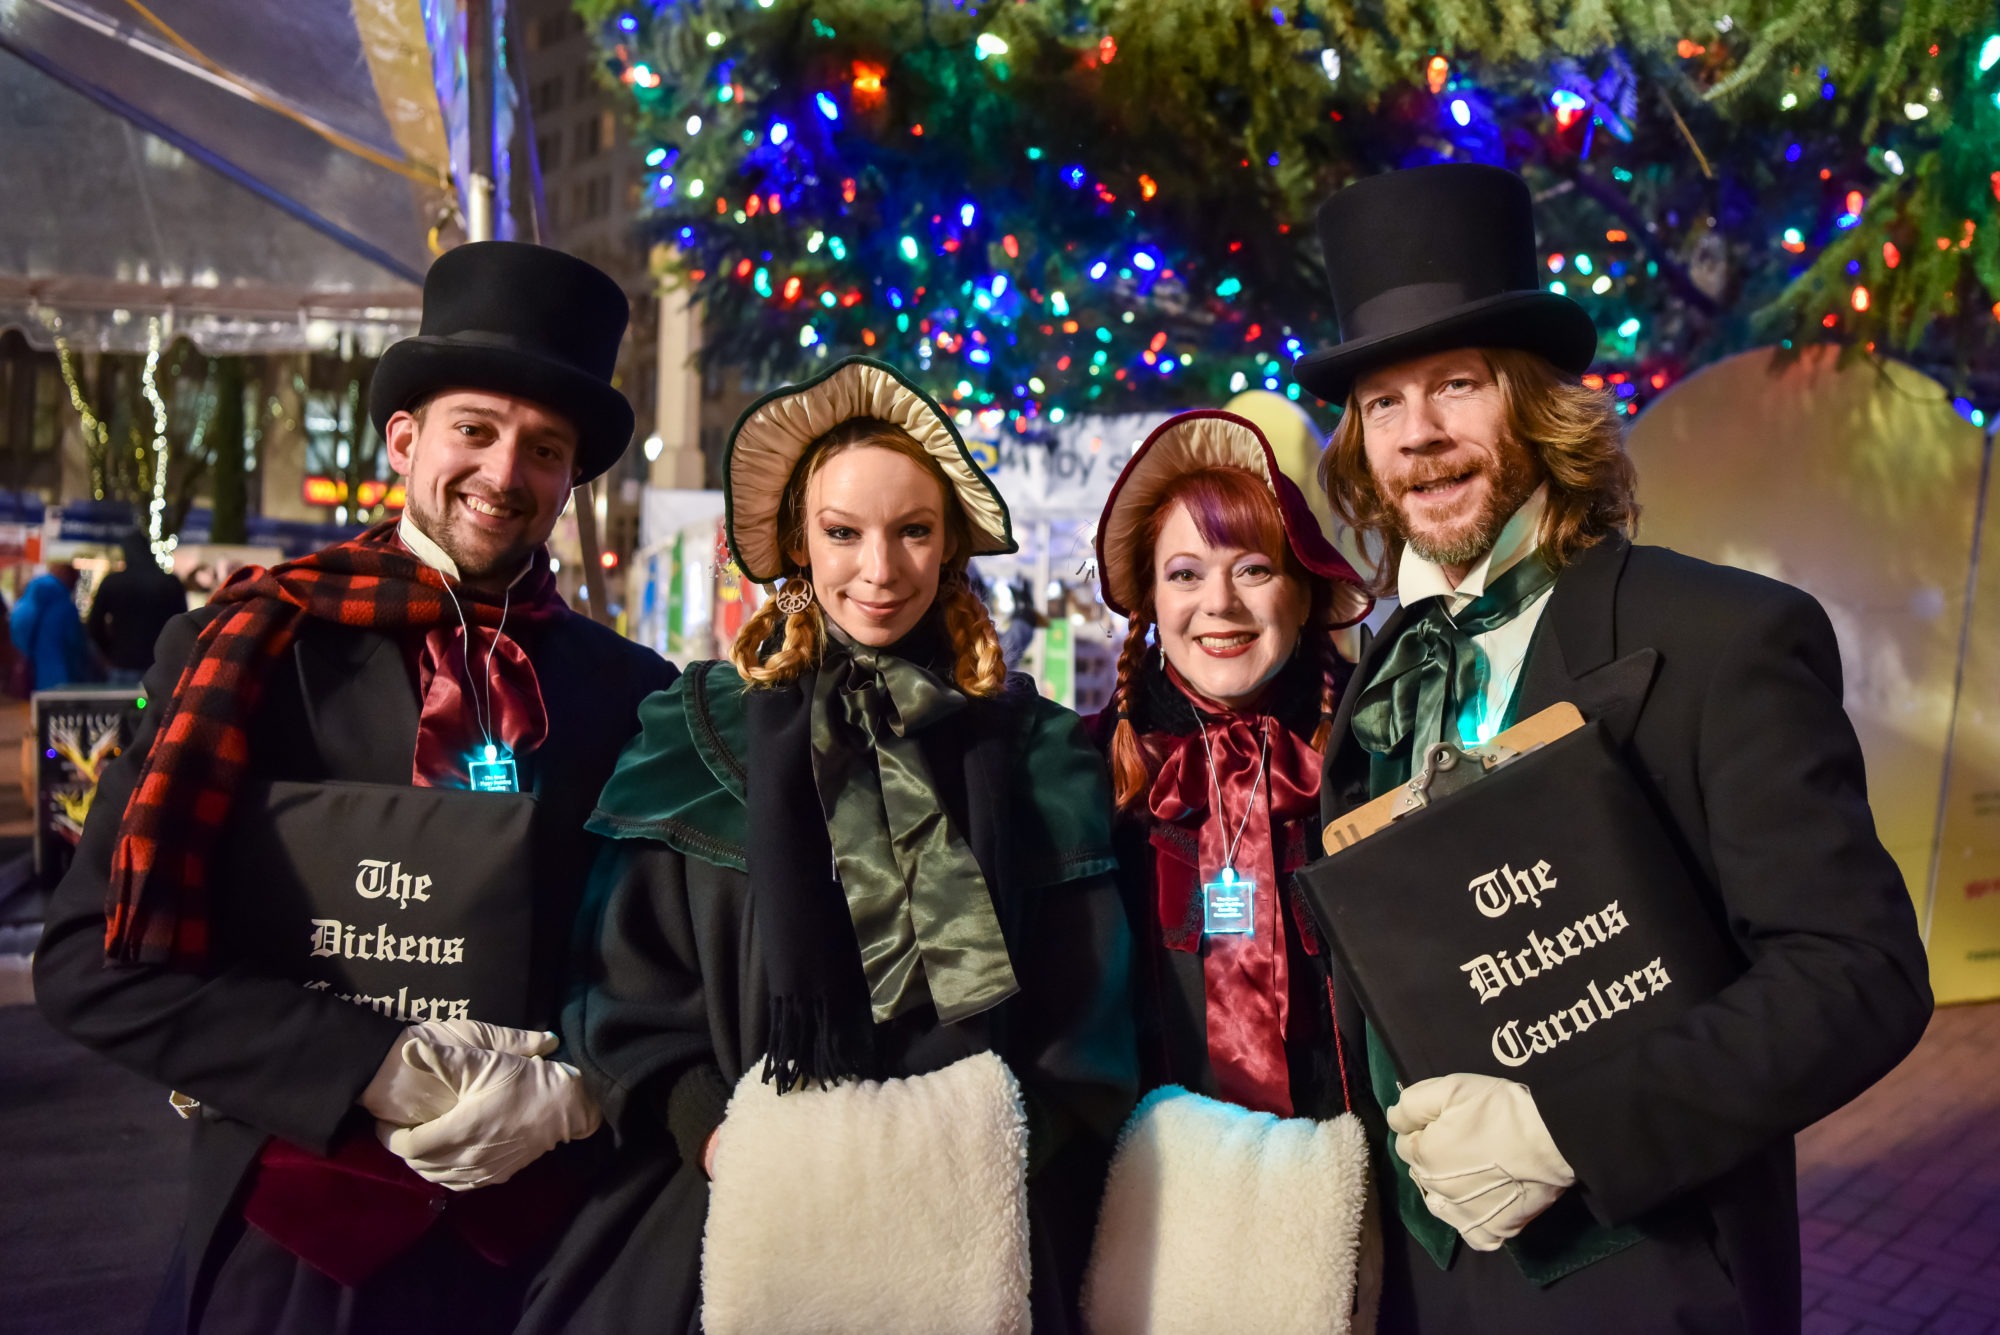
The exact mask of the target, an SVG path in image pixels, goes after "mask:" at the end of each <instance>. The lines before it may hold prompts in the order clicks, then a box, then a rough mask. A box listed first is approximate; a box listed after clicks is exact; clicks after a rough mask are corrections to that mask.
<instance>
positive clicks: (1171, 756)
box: [1147, 668, 1320, 1117]
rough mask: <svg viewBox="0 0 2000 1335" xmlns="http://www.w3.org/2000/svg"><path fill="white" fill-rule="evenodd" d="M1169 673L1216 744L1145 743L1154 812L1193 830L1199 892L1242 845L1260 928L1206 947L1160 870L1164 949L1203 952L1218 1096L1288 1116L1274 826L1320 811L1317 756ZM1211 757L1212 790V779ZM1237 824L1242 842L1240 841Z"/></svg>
mask: <svg viewBox="0 0 2000 1335" xmlns="http://www.w3.org/2000/svg"><path fill="white" fill-rule="evenodd" d="M1168 672H1169V676H1170V677H1171V678H1172V679H1173V681H1174V684H1175V685H1176V686H1178V687H1179V688H1180V689H1181V690H1182V692H1183V693H1185V694H1186V695H1187V696H1188V697H1189V699H1190V700H1191V701H1192V702H1193V703H1194V705H1195V707H1196V708H1197V709H1200V710H1202V711H1203V712H1204V713H1205V714H1209V715H1211V717H1210V718H1208V719H1207V720H1206V723H1207V729H1208V740H1207V744H1206V747H1204V744H1203V741H1202V734H1201V732H1200V731H1199V730H1197V731H1195V732H1193V733H1191V734H1189V735H1188V736H1186V737H1184V738H1166V737H1154V738H1148V739H1147V740H1148V741H1149V742H1150V743H1153V744H1154V746H1155V747H1158V748H1159V750H1158V752H1157V753H1158V754H1159V762H1160V763H1159V768H1158V770H1157V771H1156V773H1155V775H1154V779H1153V786H1152V788H1151V789H1150V790H1149V792H1148V795H1147V804H1148V806H1149V808H1150V809H1151V811H1152V814H1153V816H1154V817H1155V818H1156V819H1158V820H1161V821H1166V822H1168V823H1170V824H1174V825H1179V826H1182V827H1183V828H1187V827H1190V826H1191V827H1193V828H1194V831H1195V841H1196V848H1197V849H1198V858H1199V864H1200V865H1199V871H1198V874H1197V876H1196V877H1195V884H1194V886H1193V892H1194V894H1195V895H1197V896H1198V895H1199V894H1200V893H1201V887H1200V882H1201V880H1202V879H1203V878H1207V877H1213V876H1214V875H1216V874H1217V873H1218V872H1219V871H1221V869H1222V867H1223V864H1224V856H1225V854H1226V853H1227V852H1228V850H1229V846H1230V843H1231V841H1232V840H1236V841H1237V842H1236V848H1235V857H1234V859H1233V865H1234V866H1235V868H1236V870H1237V873H1238V874H1239V875H1241V876H1243V877H1246V878H1248V879H1250V880H1253V881H1255V882H1256V886H1257V889H1256V895H1255V900H1254V902H1255V915H1256V916H1255V923H1256V930H1255V931H1254V932H1253V933H1252V934H1251V935H1249V936H1221V935H1218V936H1213V937H1209V938H1207V939H1206V940H1204V939H1203V938H1202V936H1201V933H1200V928H1199V923H1200V917H1199V914H1198V912H1196V911H1195V909H1194V908H1192V907H1191V906H1190V904H1189V903H1188V902H1187V893H1188V887H1187V886H1186V884H1185V882H1184V881H1183V880H1182V878H1181V877H1179V876H1170V875H1167V874H1166V872H1167V869H1166V868H1164V867H1162V868H1158V869H1157V872H1156V883H1157V885H1158V889H1159V897H1160V898H1159V910H1160V922H1161V924H1162V927H1163V929H1164V933H1165V937H1166V940H1165V944H1166V945H1167V947H1168V948H1169V949H1178V950H1194V949H1197V948H1198V949H1200V951H1201V952H1202V980H1203V988H1204V994H1205V1001H1206V1007H1205V1009H1206V1015H1207V1025H1208V1059H1209V1066H1210V1068H1211V1069H1212V1070H1213V1071H1214V1074H1215V1083H1216V1091H1217V1093H1219V1094H1220V1095H1221V1096H1222V1097H1223V1098H1225V1099H1228V1100H1229V1101H1230V1102H1232V1103H1240V1104H1242V1105H1243V1106H1244V1107H1246V1108H1254V1109H1257V1110H1259V1111H1263V1112H1270V1113H1275V1114H1277V1115H1278V1116H1280V1117H1289V1116H1291V1115H1292V1089H1291V1071H1290V1066H1289V1064H1288V1063H1287V1061H1286V1057H1285V1033H1286V1030H1287V1027H1288V1025H1289V1021H1290V1004H1291V982H1290V978H1289V968H1288V962H1289V956H1288V955H1287V953H1286V945H1285V940H1286V934H1287V933H1288V931H1290V930H1291V929H1290V928H1289V927H1288V926H1287V924H1286V919H1285V913H1284V907H1283V901H1282V897H1281V896H1280V894H1279V883H1278V866H1277V863H1278V858H1277V851H1276V848H1275V845H1274V838H1273V830H1274V820H1275V821H1276V822H1280V823H1281V822H1285V821H1291V820H1298V819H1300V818H1303V817H1306V816H1310V815H1312V814H1313V813H1315V812H1317V811H1318V809H1319V778H1320V757H1319V753H1318V752H1316V751H1314V750H1313V749H1312V748H1311V747H1310V746H1308V745H1306V743H1304V742H1302V741H1300V740H1299V739H1298V738H1297V737H1295V736H1293V735H1292V733H1291V732H1290V731H1289V730H1288V729H1287V728H1285V726H1284V725H1283V724H1281V723H1280V722H1278V720H1277V719H1275V718H1273V717H1271V716H1270V715H1268V714H1259V713H1255V712H1244V713H1236V712H1230V711H1225V710H1223V709H1221V708H1220V707H1219V706H1217V705H1215V704H1214V703H1213V702H1211V701H1209V700H1206V699H1204V698H1202V697H1201V696H1198V695H1196V694H1195V693H1194V692H1193V691H1191V690H1189V689H1188V688H1187V686H1186V685H1185V684H1184V683H1183V682H1181V681H1180V680H1179V677H1178V674H1175V673H1173V671H1172V669H1171V668H1169V669H1168ZM1213 715H1220V716H1221V717H1220V718H1219V719H1217V718H1215V717H1212V716H1213ZM1266 736H1268V737H1269V746H1270V754H1269V760H1268V765H1269V768H1268V771H1267V774H1266V777H1265V781H1264V783H1263V785H1261V786H1260V785H1259V784H1258V782H1257V767H1258V756H1259V752H1260V750H1261V749H1262V748H1263V745H1264V738H1265V737H1266ZM1149 749H1150V748H1149ZM1211 752H1212V753H1213V755H1214V759H1215V771H1216V773H1215V784H1214V786H1211V784H1210V780H1209V768H1208V767H1209V755H1210V753H1211ZM1217 787H1219V788H1220V790H1221V793H1222V811H1221V812H1219V813H1218V812H1215V811H1212V810H1210V808H1211V807H1212V806H1213V805H1214V793H1215V791H1216V788H1217ZM1239 827H1240V828H1241V830H1242V836H1241V839H1240V840H1237V830H1238V829H1239ZM1190 928H1192V930H1190Z"/></svg>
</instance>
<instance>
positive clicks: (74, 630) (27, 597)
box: [7, 561, 97, 695]
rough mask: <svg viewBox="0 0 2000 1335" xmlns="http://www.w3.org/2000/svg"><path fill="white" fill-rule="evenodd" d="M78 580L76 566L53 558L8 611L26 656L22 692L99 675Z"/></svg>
mask: <svg viewBox="0 0 2000 1335" xmlns="http://www.w3.org/2000/svg"><path fill="white" fill-rule="evenodd" d="M76 581H77V569H76V567H75V566H73V565H71V564H70V563H69V562H67V561H55V562H51V563H50V565H49V569H48V573H47V574H43V575H37V576H35V578H33V579H31V580H29V581H28V587H27V588H25V589H23V590H21V598H20V601H19V602H17V603H15V604H14V610H13V612H11V613H10V614H9V615H8V618H7V631H8V634H9V636H10V637H11V638H12V639H13V641H14V647H15V648H16V649H17V650H19V651H20V654H21V657H22V658H23V659H24V660H26V661H25V667H26V679H25V681H23V682H22V683H21V686H22V689H21V691H20V692H19V693H20V694H22V695H26V694H27V693H28V692H30V691H48V690H54V689H55V688H56V687H58V686H75V685H79V684H82V683H87V682H90V681H92V680H94V679H95V677H96V675H97V673H96V665H95V664H93V663H92V662H91V658H90V648H89V646H88V645H87V644H85V643H84V638H83V618H82V617H81V616H79V615H78V614H77V610H76Z"/></svg>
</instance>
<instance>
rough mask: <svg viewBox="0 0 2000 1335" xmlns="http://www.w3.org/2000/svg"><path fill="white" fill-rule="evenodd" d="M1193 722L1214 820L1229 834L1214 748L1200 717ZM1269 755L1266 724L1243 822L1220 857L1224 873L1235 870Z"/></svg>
mask: <svg viewBox="0 0 2000 1335" xmlns="http://www.w3.org/2000/svg"><path fill="white" fill-rule="evenodd" d="M1194 722H1195V726H1196V727H1198V728H1200V729H1201V749H1202V751H1203V752H1205V753H1206V754H1207V756H1208V785H1209V787H1210V789H1212V790H1213V791H1214V793H1215V818H1216V819H1217V820H1219V821H1222V822H1223V826H1222V830H1223V833H1225V834H1227V833H1228V832H1229V825H1228V821H1229V817H1228V816H1226V815H1225V814H1223V810H1222V780H1221V779H1219V778H1217V777H1216V773H1215V748H1214V747H1212V746H1210V745H1209V741H1208V724H1207V723H1205V722H1203V721H1202V717H1201V715H1200V714H1198V713H1197V714H1196V715H1195V718H1194ZM1270 754H1271V733H1270V727H1269V724H1268V723H1267V724H1266V725H1265V727H1264V729H1262V731H1261V740H1260V741H1259V744H1258V747H1257V781H1256V782H1255V783H1253V784H1252V785H1250V802H1249V805H1248V806H1245V807H1244V808H1243V821H1242V823H1241V824H1239V825H1238V826H1237V827H1236V837H1235V838H1234V839H1231V840H1230V841H1229V848H1228V851H1226V852H1225V853H1223V855H1222V869H1223V870H1224V871H1228V872H1232V873H1233V872H1234V871H1235V870H1236V848H1237V845H1239V844H1241V843H1242V842H1243V834H1244V832H1245V831H1246V830H1248V829H1249V828H1250V812H1251V809H1252V808H1254V807H1255V806H1256V805H1257V794H1258V793H1259V792H1260V791H1262V790H1263V787H1264V769H1265V764H1264V762H1265V761H1266V760H1267V759H1269V758H1270Z"/></svg>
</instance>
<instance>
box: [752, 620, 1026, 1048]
mask: <svg viewBox="0 0 2000 1335" xmlns="http://www.w3.org/2000/svg"><path fill="white" fill-rule="evenodd" d="M843 638H844V637H843ZM965 704H966V700H965V697H964V696H963V695H961V694H959V693H958V691H956V690H954V689H953V688H952V687H950V686H948V685H946V684H945V683H944V682H942V681H940V680H939V679H938V678H937V677H935V676H933V675H932V674H931V673H929V672H927V671H925V670H924V669H923V668H920V667H918V666H917V665H916V664H914V663H912V662H909V661H908V660H907V659H903V658H899V657H897V656H895V655H894V654H890V653H886V652H883V651H881V650H878V649H871V648H869V647H867V646H865V645H851V646H846V652H845V653H842V652H841V650H840V649H832V650H830V652H829V654H828V661H827V662H826V663H825V665H823V666H822V667H821V669H820V672H819V676H818V678H817V680H816V681H815V683H814V686H813V713H812V746H813V777H814V779H815V781H816V782H817V784H818V787H819V795H820V805H821V806H822V807H823V808H824V810H825V812H826V816H827V832H828V834H829V835H830V836H831V837H832V840H833V863H834V870H835V871H836V873H837V874H838V875H839V877H840V884H841V888H842V889H843V890H844V891H845V892H846V895H847V910H848V914H849V916H850V917H851V918H852V919H853V921H854V935H855V938H856V940H857V941H858V942H859V943H860V946H861V968H862V972H863V974H864V975H865V976H866V977H867V980H868V997H869V1004H870V1007H871V1009H872V1010H873V1013H874V1017H875V1022H876V1023H877V1024H881V1023H883V1022H884V1021H887V1020H889V1019H891V1018H893V1017H894V1016H896V1015H899V1014H901V1013H902V1012H904V1011H906V1010H908V1009H909V1008H910V1007H912V1006H914V1005H916V1004H918V1003H920V1002H922V1001H923V1000H925V999H926V998H928V999H929V1000H930V1002H931V1003H932V1005H934V1006H935V1007H936V1008H937V1013H938V1017H939V1018H940V1019H942V1020H944V1021H946V1022H947V1023H949V1022H951V1021H955V1020H962V1019H964V1018H966V1017H967V1016H970V1015H977V1014H978V1013H979V1012H981V1011H983V1010H986V1009H988V1008H989V1007H992V1006H996V1005H998V1004H999V1003H1000V1002H1002V1001H1005V1000H1006V999H1007V998H1008V997H1010V996H1012V995H1014V993H1015V992H1017V991H1019V990H1020V987H1019V984H1018V983H1016V982H1015V980H1014V968H1013V964H1012V962H1011V961H1010V960H1009V959H1008V957H1007V943H1006V940H1005V939H1004V938H1003V937H1002V935H1001V932H1000V918H999V915H998V914H996V913H995V912H994V910H993V896H992V894H991V893H990V892H989V891H988V889H987V885H986V877H985V876H984V875H983V874H982V873H981V872H980V870H979V863H978V861H977V860H976V859H974V857H973V856H972V849H971V848H970V847H969V846H968V845H967V844H966V842H965V839H964V837H963V836H961V835H960V834H959V833H958V831H956V830H954V829H953V828H952V827H951V821H950V818H949V817H948V816H946V814H945V811H944V808H943V806H942V804H941V803H940V802H939V801H938V796H937V785H936V784H935V783H934V782H933V781H932V778H931V772H930V766H929V765H928V764H927V763H926V762H925V760H924V756H923V751H922V748H921V747H920V746H919V744H918V742H917V739H916V734H917V733H918V732H920V731H921V730H923V729H924V728H927V727H931V726H934V725H935V724H937V723H939V722H941V721H942V720H944V719H948V718H950V717H951V716H952V715H954V714H956V713H958V712H959V711H960V710H962V709H964V708H965ZM755 818H756V813H754V812H753V813H752V819H753V820H754V819H755Z"/></svg>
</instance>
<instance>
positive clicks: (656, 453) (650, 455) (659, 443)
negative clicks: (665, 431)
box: [646, 432, 667, 464]
mask: <svg viewBox="0 0 2000 1335" xmlns="http://www.w3.org/2000/svg"><path fill="white" fill-rule="evenodd" d="M666 447H667V442H665V441H664V440H661V439H660V437H659V433H657V432H655V433H654V434H653V435H650V436H648V437H646V462H647V463H649V464H650V463H654V462H656V461H657V460H658V459H659V457H660V451H661V450H663V449H665V448H666Z"/></svg>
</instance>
